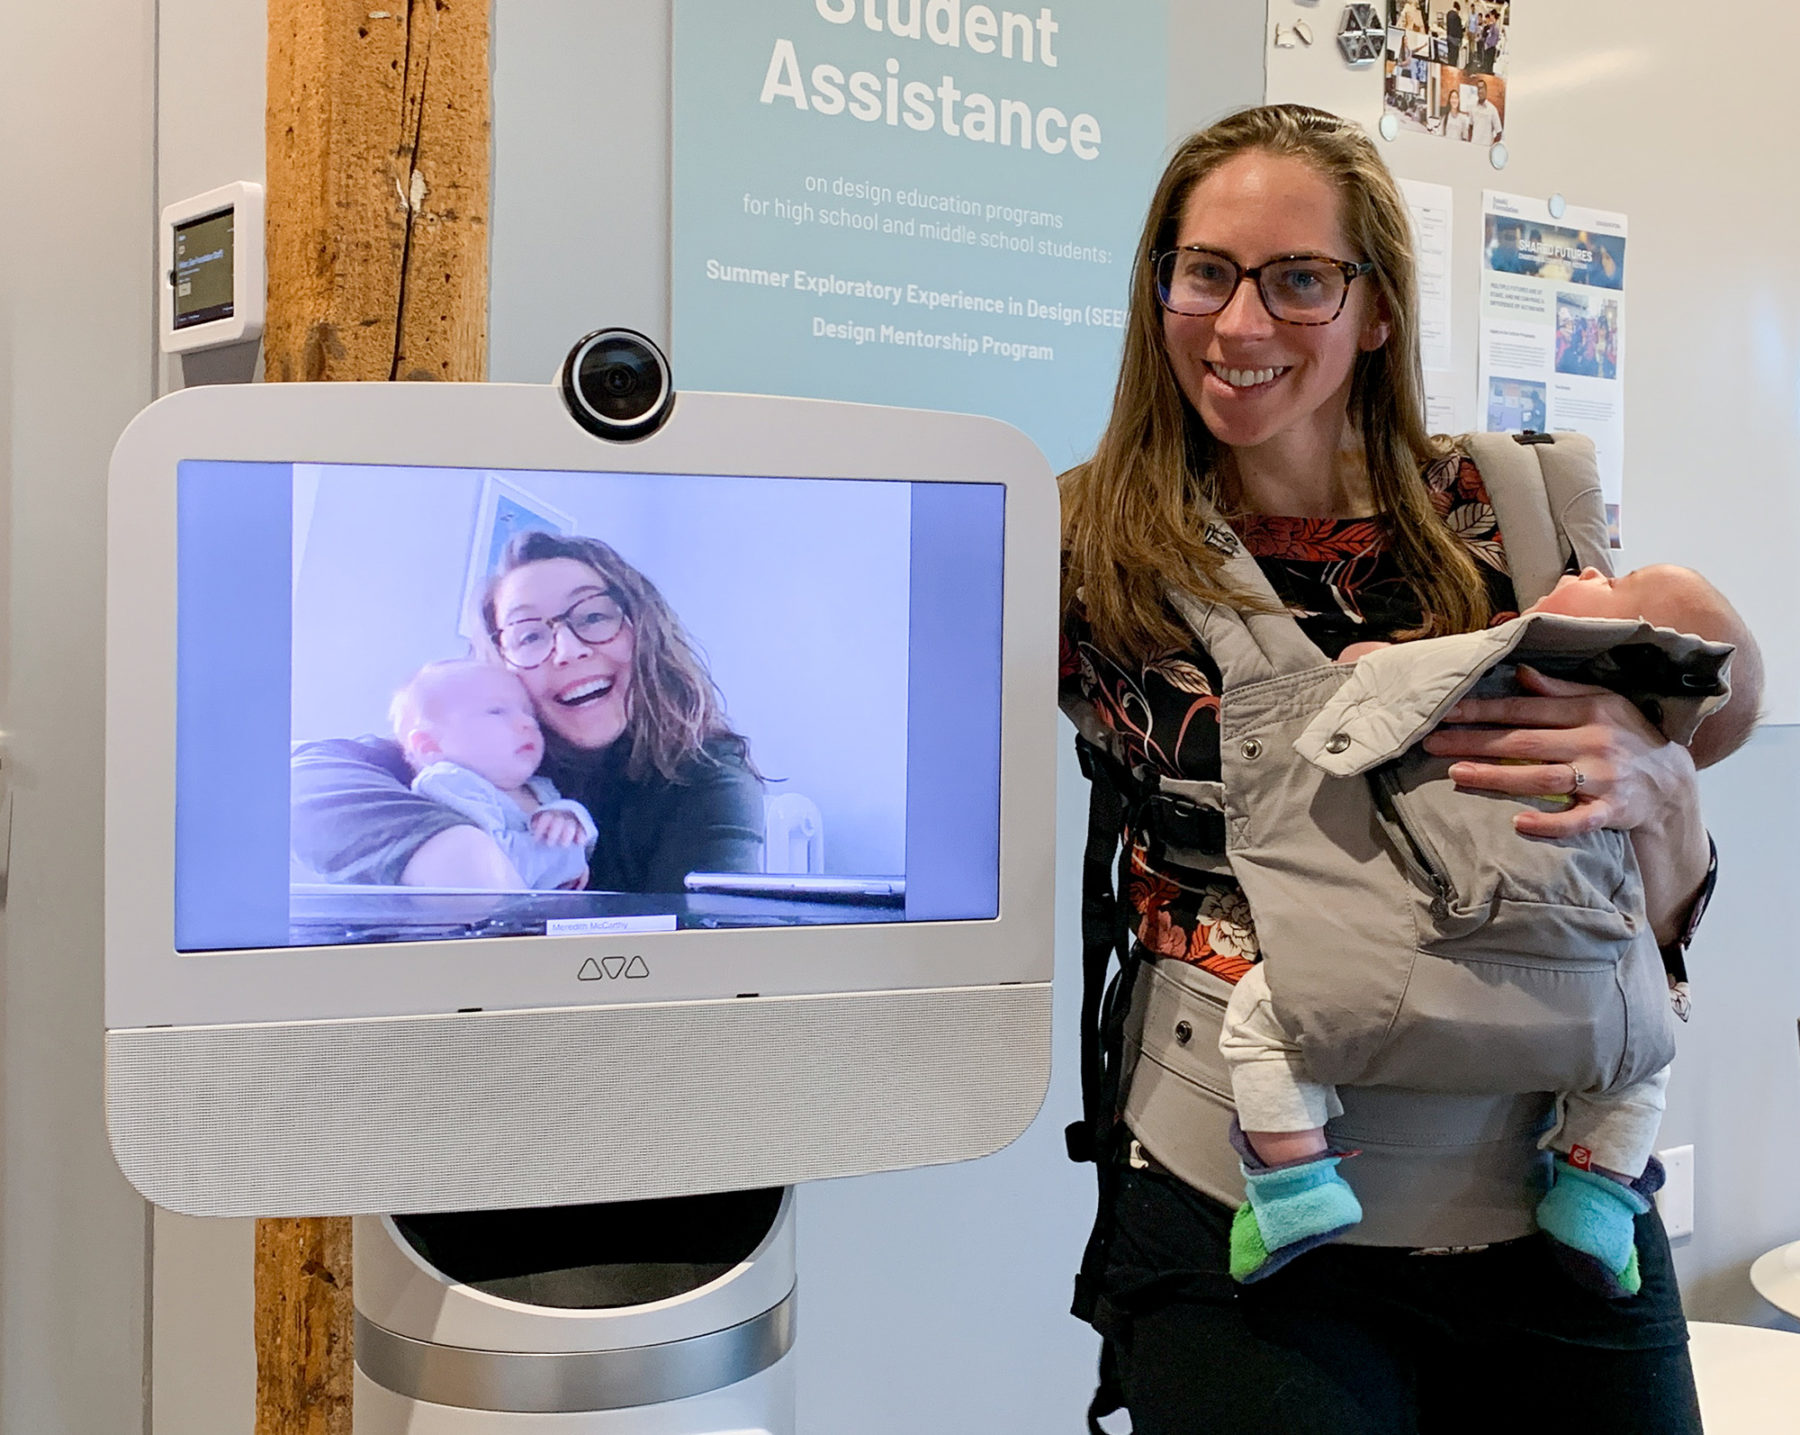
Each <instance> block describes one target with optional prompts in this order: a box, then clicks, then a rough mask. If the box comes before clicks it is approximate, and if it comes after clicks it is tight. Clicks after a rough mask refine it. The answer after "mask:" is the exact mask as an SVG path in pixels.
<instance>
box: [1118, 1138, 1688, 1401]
mask: <svg viewBox="0 0 1800 1435" xmlns="http://www.w3.org/2000/svg"><path fill="white" fill-rule="evenodd" d="M1114 1214H1115V1227H1114V1232H1113V1237H1112V1241H1111V1245H1110V1252H1109V1258H1108V1261H1107V1265H1106V1274H1105V1278H1104V1280H1103V1282H1102V1290H1103V1292H1104V1299H1103V1302H1102V1309H1101V1313H1100V1316H1099V1318H1098V1319H1097V1320H1096V1324H1097V1325H1100V1326H1101V1327H1102V1334H1104V1335H1106V1336H1107V1338H1108V1343H1109V1347H1110V1350H1109V1353H1110V1356H1111V1358H1112V1359H1113V1360H1114V1361H1115V1362H1116V1366H1115V1368H1116V1372H1117V1376H1118V1381H1119V1387H1120V1390H1121V1391H1122V1393H1123V1395H1124V1399H1125V1404H1126V1407H1127V1409H1129V1410H1130V1412H1131V1420H1132V1430H1133V1432H1134V1435H1239V1432H1242V1435H1451V1432H1456V1435H1488V1432H1492V1435H1500V1432H1506V1435H1520V1432H1532V1435H1553V1432H1558V1431H1564V1430H1566V1431H1569V1432H1572V1435H1573V1432H1580V1435H1615V1432H1616V1435H1697V1432H1698V1431H1699V1430H1700V1409H1699V1403H1698V1400H1697V1398H1696V1396H1695V1393H1694V1381H1693V1371H1692V1368H1691V1367H1690V1366H1689V1364H1688V1357H1687V1344H1686V1341H1687V1327H1686V1323H1685V1321H1684V1320H1683V1318H1682V1314H1681V1299H1680V1295H1679V1293H1678V1292H1677V1290H1676V1288H1675V1278H1674V1273H1673V1271H1672V1269H1671V1266H1670V1261H1669V1248H1668V1241H1667V1239H1666V1238H1665V1237H1664V1235H1663V1231H1662V1226H1661V1224H1660V1222H1659V1221H1658V1220H1657V1218H1656V1215H1655V1213H1654V1211H1652V1213H1651V1214H1650V1215H1648V1216H1646V1217H1643V1218H1641V1219H1640V1221H1639V1224H1638V1260H1639V1264H1640V1267H1641V1269H1642V1271H1643V1276H1644V1286H1643V1289H1642V1290H1641V1291H1640V1292H1639V1293H1638V1294H1637V1295H1636V1296H1634V1297H1632V1298H1631V1299H1629V1300H1623V1301H1608V1300H1604V1299H1602V1298H1600V1297H1598V1296H1593V1295H1589V1294H1588V1293H1587V1292H1585V1291H1583V1290H1582V1289H1581V1288H1580V1287H1578V1286H1576V1285H1575V1284H1574V1282H1573V1281H1571V1280H1570V1279H1569V1277H1568V1276H1567V1275H1565V1274H1564V1273H1563V1272H1562V1271H1561V1269H1560V1268H1558V1267H1557V1266H1556V1265H1555V1263H1554V1259H1553V1257H1552V1256H1551V1254H1550V1252H1549V1250H1548V1248H1547V1246H1546V1245H1545V1243H1544V1241H1543V1240H1542V1239H1541V1238H1539V1237H1530V1238H1527V1239H1525V1240H1519V1241H1510V1242H1507V1243H1505V1244H1503V1245H1498V1246H1493V1247H1490V1248H1488V1249H1487V1250H1485V1251H1478V1252H1468V1253H1460V1254H1454V1255H1419V1254H1415V1253H1413V1252H1411V1251H1404V1250H1394V1249H1387V1248H1377V1247H1366V1246H1365V1247H1357V1246H1343V1245H1337V1246H1326V1247H1322V1248H1321V1249H1319V1250H1317V1251H1313V1252H1309V1253H1308V1254H1306V1255H1304V1256H1302V1257H1300V1258H1299V1259H1298V1260H1296V1261H1295V1262H1293V1264H1292V1265H1290V1266H1288V1267H1286V1268H1285V1269H1283V1270H1281V1271H1279V1272H1277V1273H1276V1274H1275V1275H1273V1276H1271V1277H1269V1278H1268V1279H1267V1280H1265V1281H1260V1282H1257V1283H1255V1284H1253V1285H1250V1286H1244V1287H1234V1286H1232V1285H1231V1283H1230V1278H1229V1277H1228V1276H1226V1275H1224V1272H1225V1269H1226V1244H1225V1243H1226V1235H1227V1232H1228V1231H1229V1229H1230V1222H1231V1213H1230V1212H1229V1211H1228V1210H1227V1209H1226V1208H1225V1207H1223V1206H1221V1205H1219V1204H1218V1203H1216V1202H1214V1201H1211V1200H1209V1199H1207V1198H1206V1197H1204V1196H1201V1195H1199V1194H1198V1193H1196V1192H1194V1191H1192V1190H1190V1189H1189V1188H1187V1187H1185V1186H1183V1185H1182V1184H1181V1183H1180V1182H1178V1181H1176V1180H1174V1178H1172V1177H1168V1176H1162V1175H1157V1174H1153V1173H1150V1172H1140V1171H1125V1172H1123V1173H1121V1176H1120V1184H1119V1188H1118V1195H1117V1200H1116V1203H1115V1213H1114Z"/></svg>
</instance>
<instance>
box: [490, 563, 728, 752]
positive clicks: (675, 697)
mask: <svg viewBox="0 0 1800 1435" xmlns="http://www.w3.org/2000/svg"><path fill="white" fill-rule="evenodd" d="M552 558H572V559H574V560H575V561H576V562H577V563H581V564H585V565H586V566H587V567H589V568H591V569H593V570H594V573H595V574H596V575H597V576H598V577H599V579H600V581H601V583H602V584H603V585H604V586H605V587H606V590H607V591H608V592H609V593H610V594H611V595H612V597H613V599H614V600H615V601H616V602H617V603H618V605H619V607H620V608H621V609H622V610H623V611H624V614H625V618H626V621H628V622H629V623H630V624H631V632H632V640H633V641H632V656H631V689H630V696H629V702H628V708H627V715H626V721H625V734H626V736H627V737H629V738H630V740H631V752H630V755H629V757H628V758H627V759H626V767H625V771H626V775H627V776H628V777H631V778H633V779H642V778H644V777H647V776H648V775H649V774H650V773H651V772H652V771H655V772H657V773H659V774H660V775H661V776H663V777H664V778H666V779H668V780H670V781H680V780H682V777H683V773H684V770H685V769H688V768H689V767H690V765H691V764H692V763H694V762H696V761H699V762H707V763H711V762H716V761H717V758H716V757H715V756H714V755H713V753H711V752H709V751H708V750H707V745H708V744H709V743H710V744H714V745H723V746H724V747H725V748H726V749H727V750H729V751H731V752H732V753H733V755H734V756H736V757H738V758H739V759H740V760H741V761H742V762H743V763H744V765H745V766H746V767H750V755H749V749H750V744H749V741H748V739H746V738H745V737H744V736H743V735H742V734H741V733H737V732H734V731H733V730H732V728H731V726H730V725H729V723H727V721H726V718H725V699H724V698H723V696H722V695H721V694H720V692H719V689H718V686H717V685H716V684H715V683H714V682H713V679H712V674H711V673H710V672H709V671H708V670H707V666H706V660H705V659H704V658H703V657H701V655H700V653H699V652H698V651H697V650H696V649H695V647H694V643H693V640H692V639H691V638H689V637H688V634H687V630H686V629H685V628H683V627H682V625H681V619H679V618H677V617H676V616H675V611H674V609H672V608H670V607H669V604H668V601H667V600H666V599H665V598H664V597H663V595H662V594H661V592H659V591H658V589H657V587H656V585H655V584H654V583H652V582H651V581H650V580H649V579H648V578H646V577H645V576H644V575H643V574H642V573H640V572H639V571H638V570H637V569H636V568H634V567H633V566H632V565H631V564H630V563H628V562H626V561H625V559H624V558H622V557H620V556H619V553H618V551H617V550H616V549H614V548H613V547H611V546H610V545H609V544H605V543H602V542H601V541H600V540H599V539H598V538H580V537H574V536H565V535H562V534H558V533H544V532H540V531H538V530H534V529H533V530H526V531H525V532H522V533H516V534H514V535H513V536H512V538H511V539H509V540H508V541H507V544H506V547H505V548H503V549H502V550H501V552H500V557H499V559H498V561H497V562H496V563H495V566H494V571H493V572H492V573H491V574H489V575H488V584H487V592H486V593H485V594H484V595H483V597H482V600H481V621H482V625H483V627H484V628H485V629H486V630H487V634H488V639H489V641H490V642H494V643H495V645H496V649H495V651H496V656H498V642H497V639H498V634H499V628H498V625H497V623H496V621H495V618H496V612H495V604H496V595H497V593H498V590H499V587H500V583H501V582H502V580H503V579H505V577H506V575H507V574H509V573H511V572H513V571H514V570H516V569H519V568H523V567H524V566H525V565H526V564H528V563H542V562H545V561H547V560H549V559H552ZM545 740H546V741H547V742H551V741H554V742H555V743H556V745H557V746H559V747H561V748H562V749H564V750H565V753H566V752H567V751H568V750H569V744H568V743H567V742H566V740H562V739H557V738H556V737H555V735H554V734H552V733H549V732H546V734H545ZM750 770H751V771H752V772H753V773H754V772H755V768H754V767H751V768H750Z"/></svg>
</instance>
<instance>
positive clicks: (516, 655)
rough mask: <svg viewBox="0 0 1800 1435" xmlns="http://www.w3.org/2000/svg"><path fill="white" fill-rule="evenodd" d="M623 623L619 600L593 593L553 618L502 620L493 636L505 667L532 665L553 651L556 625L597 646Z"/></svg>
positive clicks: (540, 663) (617, 633) (577, 639)
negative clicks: (507, 621) (510, 621)
mask: <svg viewBox="0 0 1800 1435" xmlns="http://www.w3.org/2000/svg"><path fill="white" fill-rule="evenodd" d="M624 626H625V610H624V609H623V608H621V607H620V606H619V604H618V600H617V599H615V598H614V597H613V595H612V594H610V593H592V594H589V595H588V596H587V597H586V598H583V599H582V600H581V601H580V602H579V603H576V604H574V605H573V606H572V607H569V608H565V609H564V610H563V611H562V612H560V613H558V614H556V615H555V616H554V617H549V618H521V619H519V621H518V622H516V623H502V624H501V625H500V626H499V627H498V628H496V629H495V630H494V632H493V634H492V636H493V639H494V646H495V647H496V648H498V649H499V650H500V656H501V657H502V658H504V659H506V662H507V664H508V666H510V667H514V668H535V667H539V666H541V665H542V664H543V662H544V661H545V660H546V659H547V658H548V657H549V656H550V654H551V653H552V652H554V651H555V649H556V630H557V629H558V628H563V629H566V630H567V632H568V634H569V636H570V637H572V638H574V639H575V641H576V642H578V643H580V644H582V645H583V646H584V647H589V648H598V647H601V646H602V645H603V644H606V643H610V642H611V641H612V640H613V639H614V638H616V637H618V636H619V629H620V628H622V627H624Z"/></svg>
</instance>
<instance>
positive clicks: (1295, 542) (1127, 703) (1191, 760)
mask: <svg viewBox="0 0 1800 1435" xmlns="http://www.w3.org/2000/svg"><path fill="white" fill-rule="evenodd" d="M1425 481H1426V485H1427V487H1428V488H1429V489H1430V492H1431V498H1432V503H1433V505H1434V506H1435V507H1436V509H1437V511H1438V513H1439V514H1440V515H1441V516H1442V518H1443V520H1444V522H1445V523H1446V524H1447V525H1448V526H1449V528H1450V530H1451V532H1453V533H1454V534H1456V535H1457V537H1459V538H1461V539H1462V541H1463V542H1464V543H1466V544H1467V545H1468V548H1469V552H1470V553H1471V554H1472V555H1473V557H1474V558H1475V561H1476V566H1477V567H1478V568H1479V569H1480V571H1481V574H1482V576H1483V578H1485V579H1486V581H1487V587H1488V597H1489V601H1490V604H1491V606H1492V608H1493V612H1494V618H1493V621H1494V622H1496V623H1498V622H1503V621H1505V620H1506V619H1508V618H1512V617H1516V616H1517V614H1516V612H1515V609H1516V606H1517V599H1516V598H1515V597H1514V596H1513V589H1512V579H1511V577H1510V576H1509V574H1508V572H1507V567H1506V555H1505V551H1504V549H1503V548H1502V546H1501V539H1500V527H1499V524H1498V523H1497V522H1496V521H1495V518H1494V509H1493V505H1492V504H1491V503H1490V502H1489V501H1488V494H1487V489H1486V488H1485V487H1484V486H1483V484H1482V481H1481V475H1480V473H1479V472H1478V471H1477V470H1476V468H1475V465H1474V464H1473V463H1472V462H1470V461H1469V460H1468V459H1467V458H1464V457H1461V456H1459V455H1453V456H1451V457H1449V458H1446V459H1443V460H1441V461H1439V462H1437V463H1435V464H1433V465H1432V466H1431V467H1430V468H1428V469H1427V470H1426V473H1425ZM1237 534H1238V537H1239V538H1240V539H1242V541H1243V543H1244V546H1245V547H1246V548H1247V549H1248V550H1249V551H1250V553H1251V555H1252V556H1253V557H1254V558H1255V559H1256V561H1257V562H1258V564H1260V565H1261V567H1262V570H1263V572H1264V574H1265V575H1267V577H1268V579H1269V582H1270V585H1271V586H1272V587H1273V588H1274V589H1275V592H1276V594H1277V595H1278V596H1279V597H1280V598H1281V600H1282V601H1283V602H1284V603H1286V604H1287V606H1288V610H1289V611H1290V612H1291V613H1293V615H1294V617H1295V618H1296V619H1297V620H1298V622H1299V624H1300V627H1301V629H1302V631H1304V632H1305V634H1306V636H1307V637H1308V638H1310V639H1311V640H1312V641H1313V642H1314V643H1315V644H1317V645H1318V647H1319V648H1320V649H1321V650H1322V651H1323V652H1324V653H1325V656H1326V657H1328V658H1335V657H1337V655H1338V654H1339V653H1341V652H1342V651H1343V650H1344V649H1345V648H1347V647H1348V646H1349V645H1350V644H1352V643H1359V642H1368V641H1378V640H1386V639H1391V638H1392V637H1393V635H1394V634H1396V633H1400V632H1405V631H1406V630H1408V629H1412V628H1416V627H1418V626H1419V625H1420V623H1421V622H1422V621H1423V618H1422V614H1421V612H1420V609H1419V604H1418V600H1417V598H1416V597H1415V596H1414V594H1413V592H1412V590H1411V589H1410V588H1409V587H1408V586H1407V583H1406V581H1405V579H1404V577H1403V576H1402V575H1401V572H1400V567H1399V563H1398V561H1397V560H1396V559H1395V557H1394V555H1393V553H1392V552H1391V551H1390V550H1389V548H1388V546H1387V533H1386V525H1385V523H1384V522H1383V521H1382V520H1381V519H1379V518H1270V517H1264V516H1261V515H1253V516H1251V517H1249V518H1247V519H1244V520H1242V521H1241V522H1240V523H1239V524H1238V526H1237ZM1061 686H1062V697H1063V701H1064V703H1065V704H1067V703H1069V702H1071V701H1075V702H1080V703H1083V704H1086V705H1088V706H1091V707H1092V709H1093V710H1094V712H1095V713H1097V714H1098V715H1099V717H1100V720H1101V721H1102V722H1103V723H1105V724H1106V726H1108V727H1109V728H1111V729H1112V730H1113V731H1115V732H1118V733H1121V734H1123V735H1124V738H1125V745H1126V749H1127V752H1128V754H1129V756H1130V760H1131V762H1132V764H1133V765H1134V766H1135V765H1138V764H1147V765H1148V766H1150V767H1151V768H1153V769H1154V770H1155V771H1157V772H1159V773H1161V774H1163V775H1164V776H1168V777H1178V778H1186V779H1189V780H1193V781H1200V782H1217V781H1219V779H1220V764H1219V723H1220V719H1219V692H1220V689H1221V687H1222V683H1221V680H1220V676H1219V670H1218V667H1217V665H1216V664H1215V663H1214V662H1213V660H1212V657H1211V655H1210V654H1208V653H1207V652H1206V650H1205V649H1204V648H1202V647H1200V646H1199V645H1198V643H1196V645H1195V646H1194V647H1193V648H1191V649H1189V650H1187V651H1185V652H1178V653H1167V654H1164V655H1163V656H1161V657H1158V658H1156V659H1154V660H1153V661H1151V662H1149V663H1146V664H1144V665H1143V666H1142V667H1140V668H1136V669H1133V668H1132V667H1129V666H1127V665H1126V664H1123V663H1120V662H1117V661H1115V660H1114V659H1112V658H1111V657H1109V656H1108V655H1107V654H1105V653H1103V652H1101V651H1100V650H1099V649H1098V648H1097V647H1095V646H1094V644H1093V642H1092V641H1091V639H1090V637H1089V634H1088V632H1087V630H1086V626H1085V624H1083V623H1082V622H1081V621H1080V619H1079V617H1077V618H1075V619H1074V620H1072V621H1071V622H1070V623H1069V624H1068V625H1067V626H1066V627H1065V629H1064V632H1063V635H1062V671H1061ZM1125 840H1126V843H1127V846H1128V849H1129V851H1130V863H1129V868H1128V873H1129V875H1128V880H1127V882H1126V890H1125V893H1124V894H1123V895H1124V897H1125V900H1126V902H1127V904H1128V905H1129V907H1130V911H1131V925H1132V928H1133V930H1134V931H1135V932H1136V934H1137V938H1138V940H1139V941H1140V942H1142V943H1143V944H1144V946H1146V947H1148V948H1149V949H1150V950H1151V951H1152V952H1154V953H1155V954H1156V955H1157V956H1158V957H1164V958H1172V959H1175V960H1178V961H1186V962H1193V963H1194V964H1195V965H1197V966H1201V967H1204V968H1205V969H1206V970H1208V971H1210V972H1213V973H1214V974H1215V975H1217V976H1219V977H1222V978H1223V979H1224V980H1226V981H1228V982H1235V981H1237V980H1238V979H1239V978H1240V977H1242V976H1243V975H1244V973H1245V972H1247V971H1249V969H1250V967H1251V964H1252V963H1254V962H1255V961H1256V960H1257V959H1258V952H1257V946H1256V927H1255V924H1254V922H1253V921H1252V919H1251V915H1250V906H1249V903H1248V902H1247V901H1246V900H1245V898H1244V894H1243V891H1242V889H1241V888H1240V887H1239V886H1238V885H1237V883H1236V882H1235V881H1234V880H1233V879H1232V878H1231V877H1230V876H1228V875H1219V874H1215V873H1206V872H1196V871H1193V870H1191V869H1188V868H1185V867H1182V866H1180V865H1178V864H1176V863H1173V862H1171V861H1169V860H1168V859H1167V858H1164V859H1163V860H1162V861H1161V862H1160V864H1159V865H1152V863H1151V861H1150V856H1149V850H1148V845H1147V843H1146V842H1145V841H1144V840H1143V838H1142V834H1138V833H1132V832H1127V833H1126V834H1125Z"/></svg>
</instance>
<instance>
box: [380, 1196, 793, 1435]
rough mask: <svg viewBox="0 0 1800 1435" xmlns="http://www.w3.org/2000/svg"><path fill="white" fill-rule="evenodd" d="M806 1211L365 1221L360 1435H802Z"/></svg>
mask: <svg viewBox="0 0 1800 1435" xmlns="http://www.w3.org/2000/svg"><path fill="white" fill-rule="evenodd" d="M793 1211H794V1199H793V1192H792V1191H791V1190H789V1191H781V1190H768V1191H745V1192H733V1193H725V1194H721V1195H711V1196H692V1197H682V1198H678V1199H673V1200H665V1201H636V1202H620V1203H614V1204H609V1205H596V1206H571V1207H560V1208H546V1209H542V1210H528V1211H497V1212H472V1213H468V1214H452V1215H430V1216H398V1217H395V1216H378V1217H359V1218H358V1219H357V1224H356V1243H355V1251H356V1272H355V1282H354V1291H355V1298H356V1374H355V1378H356V1385H355V1407H354V1429H355V1435H792V1432H793V1429H794V1362H793V1360H792V1358H791V1357H790V1355H789V1352H790V1350H791V1348H792V1345H793V1332H794V1217H793Z"/></svg>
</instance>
